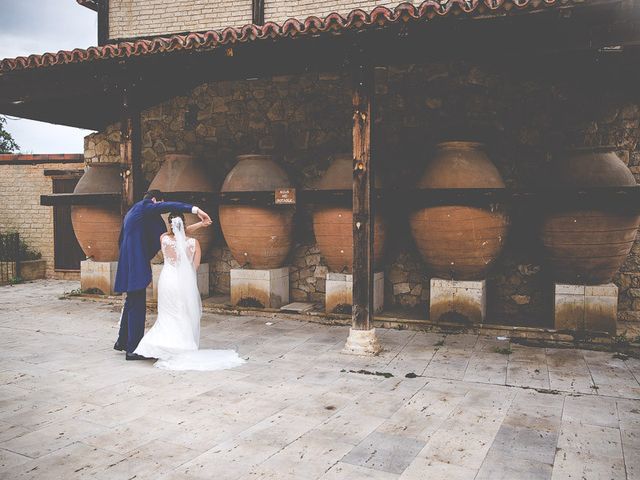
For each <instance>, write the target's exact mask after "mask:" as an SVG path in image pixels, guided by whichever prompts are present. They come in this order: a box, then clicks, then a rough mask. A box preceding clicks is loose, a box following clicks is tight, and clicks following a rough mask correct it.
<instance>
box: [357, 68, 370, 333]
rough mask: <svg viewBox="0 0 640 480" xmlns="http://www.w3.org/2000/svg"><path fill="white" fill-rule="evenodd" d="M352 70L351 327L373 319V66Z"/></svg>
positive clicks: (365, 324)
mask: <svg viewBox="0 0 640 480" xmlns="http://www.w3.org/2000/svg"><path fill="white" fill-rule="evenodd" d="M355 67H356V68H355V70H354V73H353V82H354V85H353V93H352V95H353V97H352V100H353V309H352V317H351V321H352V329H354V330H370V329H371V326H372V320H373V222H372V219H373V218H374V215H373V205H372V201H371V199H372V195H371V193H372V185H374V183H373V175H374V172H373V168H372V166H373V165H372V157H371V138H372V134H371V130H372V127H373V118H372V114H373V106H372V103H373V97H374V77H373V66H372V65H371V64H368V63H364V62H362V61H359V62H358V64H357V65H356V66H355Z"/></svg>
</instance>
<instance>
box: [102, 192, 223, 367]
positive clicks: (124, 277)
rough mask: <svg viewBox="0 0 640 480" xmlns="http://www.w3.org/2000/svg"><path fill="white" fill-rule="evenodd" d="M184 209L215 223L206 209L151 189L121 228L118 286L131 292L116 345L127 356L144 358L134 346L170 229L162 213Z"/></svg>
mask: <svg viewBox="0 0 640 480" xmlns="http://www.w3.org/2000/svg"><path fill="white" fill-rule="evenodd" d="M168 212H183V213H188V212H190V213H193V214H195V215H197V216H198V217H199V218H200V220H202V222H204V224H205V225H208V224H210V223H211V219H210V218H209V215H207V214H206V213H205V212H204V211H203V210H201V209H199V208H198V207H195V206H193V205H189V204H188V203H182V202H165V201H164V195H163V194H162V192H160V191H159V190H149V191H148V192H147V193H145V195H144V198H143V199H142V200H141V201H139V202H138V203H135V204H134V205H133V206H132V207H131V209H129V211H128V212H127V214H126V215H125V217H124V221H123V224H122V230H121V231H120V240H119V242H120V257H119V258H118V270H117V272H116V283H115V286H114V290H115V291H116V292H119V293H123V292H127V297H126V299H125V302H124V308H123V310H122V319H121V321H120V332H119V334H118V340H117V341H116V343H115V345H114V346H113V348H114V349H116V350H119V351H122V350H126V352H127V357H126V358H127V360H144V359H145V357H143V356H141V355H136V354H135V353H133V352H134V350H135V349H136V348H137V347H138V343H140V340H141V339H142V336H143V335H144V324H145V315H146V308H147V305H146V304H147V285H149V283H151V259H152V258H153V257H154V256H155V255H156V253H158V250H160V236H161V235H162V234H163V233H165V232H166V231H167V228H166V225H165V223H164V220H163V219H162V217H161V216H160V214H162V213H168Z"/></svg>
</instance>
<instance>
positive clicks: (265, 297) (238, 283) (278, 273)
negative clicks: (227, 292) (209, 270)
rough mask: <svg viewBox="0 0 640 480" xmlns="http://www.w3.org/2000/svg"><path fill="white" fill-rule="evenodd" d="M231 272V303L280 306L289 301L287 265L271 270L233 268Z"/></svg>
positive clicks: (268, 306)
mask: <svg viewBox="0 0 640 480" xmlns="http://www.w3.org/2000/svg"><path fill="white" fill-rule="evenodd" d="M230 274H231V304H232V305H241V306H247V307H264V308H280V307H281V306H283V305H286V304H287V303H289V267H282V268H273V269H271V270H249V269H239V268H234V269H232V270H231V272H230Z"/></svg>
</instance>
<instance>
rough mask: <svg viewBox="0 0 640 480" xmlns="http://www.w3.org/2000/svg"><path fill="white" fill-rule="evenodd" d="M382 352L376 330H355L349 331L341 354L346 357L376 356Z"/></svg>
mask: <svg viewBox="0 0 640 480" xmlns="http://www.w3.org/2000/svg"><path fill="white" fill-rule="evenodd" d="M381 351H382V347H381V346H380V343H379V342H378V337H377V336H376V329H375V328H372V329H370V330H355V329H353V328H350V329H349V337H348V338H347V343H346V344H345V346H344V349H343V350H342V353H346V354H348V355H377V354H379V353H380V352H381Z"/></svg>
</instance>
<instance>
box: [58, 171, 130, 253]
mask: <svg viewBox="0 0 640 480" xmlns="http://www.w3.org/2000/svg"><path fill="white" fill-rule="evenodd" d="M120 171H121V167H120V164H117V163H93V164H91V165H89V166H87V168H86V170H85V172H84V175H83V176H82V178H81V179H80V180H79V181H78V183H77V185H76V188H75V189H74V191H73V193H120V192H121V191H122V178H121V177H120ZM71 223H72V224H73V231H74V232H75V234H76V238H77V239H78V243H79V244H80V246H81V247H82V250H83V251H84V253H85V255H86V256H87V258H92V259H93V260H95V261H96V262H113V261H116V260H118V238H119V237H120V228H121V227H122V215H121V214H120V205H110V206H96V205H74V206H72V207H71Z"/></svg>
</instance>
